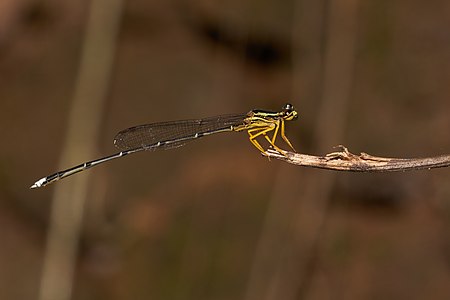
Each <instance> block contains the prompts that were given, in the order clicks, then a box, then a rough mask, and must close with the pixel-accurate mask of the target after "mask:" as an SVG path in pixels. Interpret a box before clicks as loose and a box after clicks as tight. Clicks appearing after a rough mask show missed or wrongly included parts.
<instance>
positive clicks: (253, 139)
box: [248, 122, 284, 153]
mask: <svg viewBox="0 0 450 300" xmlns="http://www.w3.org/2000/svg"><path fill="white" fill-rule="evenodd" d="M279 126H280V125H279V122H277V123H272V124H271V126H270V127H263V128H253V129H250V130H248V133H249V135H250V141H251V142H252V143H253V145H255V147H256V148H258V149H259V150H260V151H261V149H263V148H262V147H261V144H259V142H258V141H257V140H256V138H257V137H259V136H260V135H263V136H264V138H265V139H266V140H267V142H268V143H269V144H270V145H271V146H272V147H273V148H274V149H275V150H277V151H278V152H280V153H284V150H283V149H281V148H280V147H278V146H277V145H275V143H274V141H275V139H276V137H277V133H278V129H279ZM272 130H275V132H274V135H273V137H272V139H270V138H269V137H268V136H267V133H268V132H270V131H272ZM256 131H258V132H257V133H255V134H253V132H256ZM256 144H257V145H256ZM261 152H264V151H261Z"/></svg>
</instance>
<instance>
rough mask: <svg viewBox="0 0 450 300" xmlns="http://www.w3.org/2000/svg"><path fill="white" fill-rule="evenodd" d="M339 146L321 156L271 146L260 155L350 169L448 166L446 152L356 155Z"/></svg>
mask: <svg viewBox="0 0 450 300" xmlns="http://www.w3.org/2000/svg"><path fill="white" fill-rule="evenodd" d="M339 147H340V148H341V150H340V151H336V152H331V153H328V154H326V155H325V156H314V155H307V154H300V153H294V152H289V151H285V152H284V153H280V152H278V151H276V150H273V149H269V150H267V151H266V152H264V155H266V156H267V157H269V158H275V159H279V160H282V161H285V162H287V163H290V164H294V165H298V166H304V167H313V168H320V169H328V170H336V171H350V172H389V171H411V170H422V169H434V168H443V167H448V166H450V155H440V156H434V157H425V158H387V157H378V156H372V155H369V154H367V153H364V152H362V153H361V154H359V155H356V154H353V153H351V152H350V151H348V149H347V148H346V147H344V146H342V145H340V146H339Z"/></svg>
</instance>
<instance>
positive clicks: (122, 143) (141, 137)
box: [114, 114, 247, 151]
mask: <svg viewBox="0 0 450 300" xmlns="http://www.w3.org/2000/svg"><path fill="white" fill-rule="evenodd" d="M246 117H247V114H238V115H236V114H235V115H222V116H216V117H209V118H204V119H193V120H182V121H169V122H160V123H152V124H146V125H139V126H135V127H131V128H128V129H125V130H122V131H120V132H119V133H118V134H117V135H116V137H115V138H114V145H115V146H116V147H117V148H119V149H121V150H123V151H125V150H130V149H134V148H140V147H141V148H145V150H157V149H170V148H176V147H180V146H182V145H184V144H185V143H187V142H189V141H191V140H193V139H196V138H199V137H202V136H204V135H208V134H213V133H216V132H223V131H228V130H229V131H232V130H233V127H235V126H238V125H242V124H243V122H244V119H245V118H246Z"/></svg>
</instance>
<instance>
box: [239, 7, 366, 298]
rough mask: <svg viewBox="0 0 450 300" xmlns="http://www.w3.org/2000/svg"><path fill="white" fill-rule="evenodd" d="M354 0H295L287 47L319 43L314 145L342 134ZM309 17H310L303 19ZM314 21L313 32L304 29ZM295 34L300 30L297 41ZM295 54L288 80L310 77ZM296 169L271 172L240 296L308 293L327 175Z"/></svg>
mask: <svg viewBox="0 0 450 300" xmlns="http://www.w3.org/2000/svg"><path fill="white" fill-rule="evenodd" d="M358 1H359V0H324V1H317V2H308V1H300V0H298V1H296V2H297V3H296V7H295V8H294V26H293V27H294V28H293V32H294V36H293V44H294V46H293V47H294V55H295V50H296V46H297V47H298V45H299V44H302V46H303V47H306V48H310V49H313V50H310V51H312V52H313V51H314V49H322V53H321V59H320V61H317V62H316V63H318V64H320V63H322V74H321V76H320V79H321V83H320V84H319V85H318V86H319V87H320V90H321V95H320V99H319V101H317V103H318V106H319V110H318V114H317V117H316V118H315V119H316V122H317V123H316V124H315V132H314V136H315V137H316V143H315V144H314V146H313V147H314V149H313V151H314V152H321V151H324V149H329V147H330V145H337V144H339V143H342V142H343V140H344V132H345V126H346V120H347V111H348V103H349V98H350V95H351V89H352V83H353V71H354V64H355V51H356V36H357V16H358ZM300 14H301V16H300ZM309 15H313V16H318V17H319V18H320V19H321V20H322V21H323V24H316V23H315V21H314V20H312V19H311V18H309V17H308V16H309ZM300 22H303V23H302V24H300ZM305 23H306V24H305ZM311 23H314V25H313V26H307V25H310V24H311ZM302 28H304V29H302ZM314 29H316V31H315V32H314V33H315V34H316V35H318V38H316V37H314V36H312V35H311V31H312V30H314ZM317 29H318V30H317ZM304 30H307V31H308V32H306V31H304ZM298 34H301V37H299V36H297V35H298ZM321 35H323V38H321V37H320V36H321ZM300 38H303V39H302V40H301V43H300V42H299V41H300ZM317 44H319V47H317ZM297 55H298V54H297ZM313 57H314V58H316V56H313ZM294 58H295V56H294ZM298 60H299V58H298V57H297V58H296V59H294V72H293V73H294V75H293V76H294V78H293V81H294V82H296V81H298V80H297V78H296V77H295V76H299V77H300V78H307V77H311V76H305V75H301V76H300V72H307V71H308V70H307V69H306V70H305V69H299V67H300V66H301V65H300V64H299V63H298ZM307 75H308V74H307ZM296 88H297V85H296V83H294V88H293V94H294V96H295V95H298V94H299V93H298V91H296ZM294 98H295V97H294ZM286 172H287V171H285V172H284V173H286ZM302 172H303V173H302V176H301V177H300V175H301V174H298V173H296V174H293V176H283V178H281V177H280V176H278V178H277V180H276V182H275V186H274V191H273V197H272V199H271V200H270V203H269V208H268V211H267V217H266V220H265V224H264V228H263V230H262V232H261V236H260V240H259V243H258V246H257V249H256V254H255V257H254V260H253V265H252V270H251V272H250V278H249V283H248V286H247V291H246V295H245V299H246V300H254V299H258V300H262V299H284V300H290V299H307V298H308V294H309V293H310V287H311V282H312V281H314V275H315V267H316V264H317V257H318V253H319V251H318V250H319V247H320V243H321V241H320V237H321V233H322V231H323V228H324V225H325V223H326V219H327V212H328V203H329V199H330V196H331V195H330V193H331V189H332V187H333V184H334V181H335V175H334V173H325V172H317V171H316V172H313V171H311V170H302ZM306 172H308V174H307V175H306ZM285 175H286V174H285ZM290 177H291V178H290ZM321 292H323V293H327V292H328V293H329V294H328V296H329V297H331V298H333V294H332V293H333V291H327V289H324V291H321Z"/></svg>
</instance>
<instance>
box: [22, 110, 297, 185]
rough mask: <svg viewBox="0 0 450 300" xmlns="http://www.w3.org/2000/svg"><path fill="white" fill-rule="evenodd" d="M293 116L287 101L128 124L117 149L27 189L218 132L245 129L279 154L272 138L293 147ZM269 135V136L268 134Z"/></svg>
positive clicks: (262, 151)
mask: <svg viewBox="0 0 450 300" xmlns="http://www.w3.org/2000/svg"><path fill="white" fill-rule="evenodd" d="M297 116H298V114H297V112H296V111H295V109H294V106H293V105H292V104H289V103H288V104H286V105H284V106H283V108H282V110H281V111H279V112H274V111H266V110H259V109H255V110H251V111H250V112H248V113H247V114H235V115H221V116H216V117H210V118H204V119H196V120H182V121H169V122H159V123H152V124H146V125H140V126H135V127H131V128H128V129H125V130H123V131H121V132H119V133H118V134H117V135H116V137H115V138H114V145H115V146H116V147H117V148H119V149H120V150H121V152H118V153H116V154H113V155H110V156H106V157H102V158H99V159H95V160H91V161H88V162H85V163H82V164H80V165H77V166H75V167H72V168H69V169H67V170H63V171H59V172H56V173H54V174H52V175H49V176H47V177H44V178H41V179H39V180H38V181H36V182H35V183H34V184H33V185H32V186H31V188H32V189H33V188H38V187H41V186H45V185H47V184H50V183H52V182H55V181H57V180H60V179H62V178H65V177H68V176H70V175H73V174H75V173H78V172H81V171H84V170H87V169H89V168H92V167H94V166H97V165H99V164H102V163H104V162H107V161H110V160H112V159H115V158H119V157H123V156H125V155H128V154H132V153H136V152H140V151H144V150H146V151H154V150H160V149H172V148H177V147H180V146H183V145H184V144H186V143H187V142H189V141H192V140H195V139H198V138H201V137H203V136H207V135H210V134H214V133H219V132H227V131H247V133H248V135H249V139H250V142H251V143H252V144H253V145H254V146H255V147H256V148H257V149H258V150H259V151H261V153H264V152H265V150H264V148H263V147H262V146H261V144H260V143H259V142H258V141H257V138H258V137H264V139H265V140H266V141H267V142H268V143H269V145H270V146H271V147H273V148H274V149H275V150H277V151H278V152H280V153H283V152H284V151H283V150H282V149H280V148H279V147H278V146H277V145H276V144H275V141H276V138H277V136H278V134H280V135H281V137H282V138H283V140H284V141H285V142H286V143H287V144H288V145H289V147H291V148H292V150H294V147H293V146H292V144H291V142H290V141H289V139H288V138H287V137H286V134H285V129H284V128H285V126H284V122H285V121H291V120H295V119H297ZM269 134H272V135H271V136H269ZM294 151H295V150H294Z"/></svg>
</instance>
